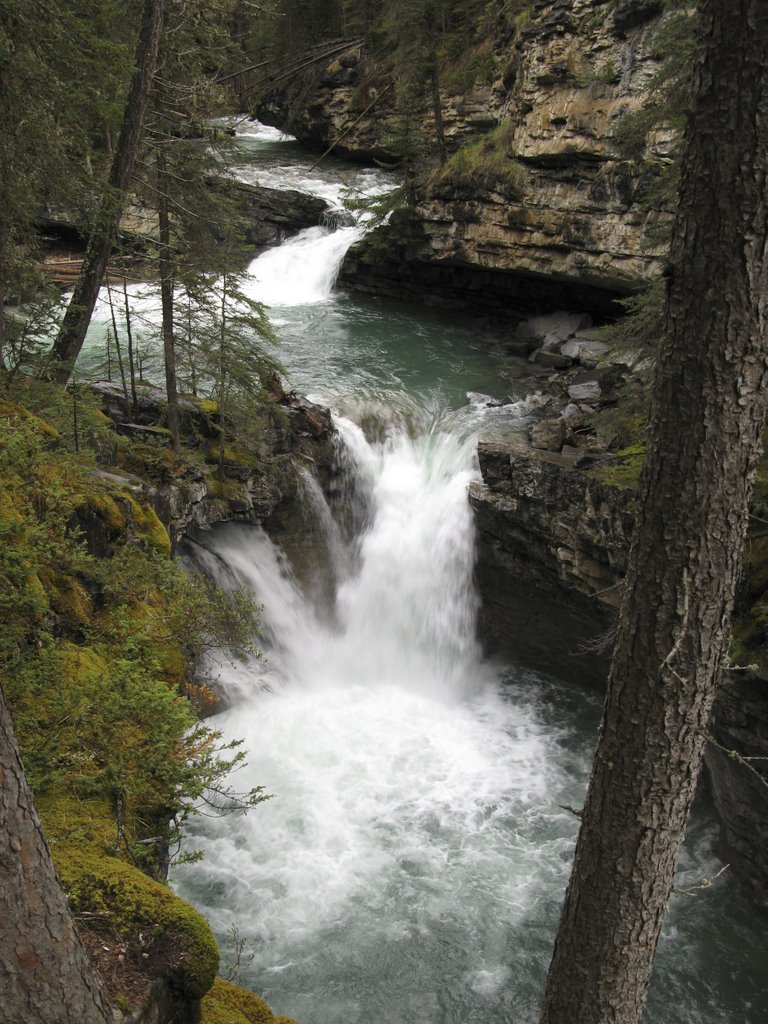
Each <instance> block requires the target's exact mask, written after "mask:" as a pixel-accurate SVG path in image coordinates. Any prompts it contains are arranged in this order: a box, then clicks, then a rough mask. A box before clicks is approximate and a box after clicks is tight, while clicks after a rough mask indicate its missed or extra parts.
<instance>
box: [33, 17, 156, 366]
mask: <svg viewBox="0 0 768 1024" xmlns="http://www.w3.org/2000/svg"><path fill="white" fill-rule="evenodd" d="M164 10H165V0H145V2H144V10H143V14H142V19H141V29H140V32H139V39H138V43H137V45H136V71H135V73H134V76H133V80H132V82H131V88H130V91H129V93H128V99H127V101H126V105H125V113H124V115H123V124H122V128H121V130H120V138H119V140H118V143H117V149H116V150H115V155H114V159H113V160H112V167H111V169H110V174H109V182H108V187H107V191H106V193H105V195H104V198H103V199H102V202H101V206H100V208H99V212H98V214H97V216H96V223H95V225H94V227H93V230H92V231H91V235H90V238H89V240H88V248H87V249H86V253H85V258H84V260H83V265H82V267H81V269H80V274H79V276H78V279H77V283H76V285H75V289H74V292H73V293H72V298H71V299H70V302H69V306H68V307H67V312H66V314H65V316H64V320H63V322H62V325H61V328H60V329H59V334H58V337H57V338H56V341H55V343H54V346H53V349H52V350H51V360H52V362H53V365H52V367H51V370H50V376H51V377H52V378H53V379H54V380H57V381H59V382H60V383H62V384H66V382H67V380H68V379H69V375H70V373H71V372H72V367H73V366H74V364H75V360H76V359H77V357H78V355H79V354H80V349H81V348H82V347H83V342H84V341H85V335H86V332H87V330H88V325H89V324H90V322H91V316H92V315H93V307H94V306H95V305H96V299H97V298H98V294H99V288H100V287H101V282H102V281H103V279H104V274H105V272H106V269H107V261H108V260H109V256H110V253H111V252H112V246H113V245H114V242H115V239H116V237H117V230H118V227H119V225H120V218H121V217H122V214H123V210H124V209H125V204H126V199H127V193H128V187H129V185H130V182H131V176H132V175H133V168H134V165H135V163H136V157H137V155H138V152H139V147H140V145H141V139H142V132H143V130H144V117H145V114H146V111H147V103H148V100H149V93H150V88H151V86H152V79H153V77H154V74H155V68H156V66H157V55H158V52H159V49H160V38H161V35H162V29H163V15H164Z"/></svg>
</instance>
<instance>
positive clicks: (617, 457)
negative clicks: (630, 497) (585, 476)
mask: <svg viewBox="0 0 768 1024" xmlns="http://www.w3.org/2000/svg"><path fill="white" fill-rule="evenodd" d="M644 462H645V445H644V444H633V445H630V446H629V447H627V448H622V449H621V450H620V451H618V452H616V453H615V454H612V455H606V457H605V459H604V461H603V462H601V463H599V464H598V465H596V466H593V467H592V468H591V469H589V470H588V472H589V473H590V474H591V475H592V476H594V477H596V478H597V479H598V480H600V481H602V483H604V484H610V485H611V486H613V487H627V488H630V489H632V490H636V489H637V484H638V481H639V479H640V470H641V469H642V468H643V463H644Z"/></svg>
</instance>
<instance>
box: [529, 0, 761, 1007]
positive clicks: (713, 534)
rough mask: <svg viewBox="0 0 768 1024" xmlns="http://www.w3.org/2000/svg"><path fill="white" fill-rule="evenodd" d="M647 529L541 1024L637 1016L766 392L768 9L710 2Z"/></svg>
mask: <svg viewBox="0 0 768 1024" xmlns="http://www.w3.org/2000/svg"><path fill="white" fill-rule="evenodd" d="M699 17H700V44H699V45H700V49H699V57H698V60H697V64H696V69H695V72H694V82H693V109H692V113H691V116H690V118H689V123H688V127H687V130H686V137H685V144H684V157H683V168H682V180H681V190H680V198H679V205H678V213H677V218H676V224H675V231H674V236H673V242H672V253H671V268H670V269H671V277H670V283H669V296H668V307H667V315H666V322H665V332H664V337H663V341H662V348H661V352H660V354H659V360H658V365H657V373H656V383H655V391H654V399H653V408H652V415H651V423H650V427H649V437H648V457H647V461H646V466H645V469H644V472H643V476H642V479H641V512H640V516H639V520H638V524H637V530H636V534H635V541H634V545H633V549H632V552H631V555H630V565H629V570H628V574H627V580H626V592H625V595H624V601H623V604H622V608H621V613H620V618H619V629H618V636H617V641H616V648H615V651H614V657H613V663H612V668H611V673H610V679H609V690H608V696H607V699H606V706H605V710H604V714H603V721H602V725H601V730H600V737H599V741H598V748H597V753H596V757H595V762H594V766H593V770H592V779H591V782H590V787H589V793H588V796H587V800H586V804H585V807H584V811H583V818H582V825H581V830H580V833H579V838H578V843H577V848H576V855H575V861H574V866H573V873H572V875H571V881H570V884H569V887H568V892H567V895H566V899H565V905H564V908H563V913H562V918H561V921H560V929H559V932H558V935H557V940H556V943H555V951H554V957H553V960H552V965H551V967H550V972H549V978H548V981H547V989H546V994H545V999H544V1005H543V1009H542V1014H541V1021H542V1024H608V1022H611V1024H634V1022H637V1021H639V1020H640V1019H641V1016H642V1013H643V1008H644V1005H645V998H646V992H647V987H648V984H649V981H650V976H651V969H652V964H653V957H654V953H655V950H656V944H657V940H658V937H659V932H660V930H661V924H662V919H663V917H664V912H665V909H666V906H667V902H668V900H669V897H670V893H671V889H672V882H673V874H674V871H675V865H676V860H677V853H678V849H679V846H680V843H681V841H682V838H683V834H684V830H685V826H686V821H687V818H688V813H689V809H690V806H691V802H692V800H693V795H694V790H695V787H696V781H697V777H698V774H699V768H700V765H701V760H702V753H703V747H704V744H705V742H706V739H705V737H706V731H707V723H708V720H709V715H710V709H711V706H712V701H713V697H714V694H715V687H716V683H717V679H718V676H719V672H720V666H721V659H722V655H723V651H724V650H725V648H726V645H727V641H728V624H729V619H730V613H731V606H732V598H733V592H734V587H735V584H736V580H737V576H738V573H739V568H740V563H741V556H742V549H743V541H744V536H745V531H746V524H747V503H748V499H749V495H750V491H751V483H752V478H753V473H754V469H755V465H756V461H757V459H758V457H759V454H760V451H761V441H760V435H761V428H762V424H763V418H764V407H765V403H766V394H767V393H768V392H767V391H766V388H767V387H768V363H767V356H766V349H767V348H768V340H767V338H766V328H767V327H768V322H767V318H768V236H767V233H768V206H767V205H766V199H767V196H768V3H766V0H702V2H701V4H700V14H699Z"/></svg>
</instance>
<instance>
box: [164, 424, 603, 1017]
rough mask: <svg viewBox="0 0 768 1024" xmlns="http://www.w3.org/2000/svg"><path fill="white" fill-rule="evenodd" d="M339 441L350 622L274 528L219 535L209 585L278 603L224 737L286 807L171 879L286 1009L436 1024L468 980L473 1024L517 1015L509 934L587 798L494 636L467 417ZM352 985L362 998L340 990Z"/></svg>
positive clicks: (207, 548)
mask: <svg viewBox="0 0 768 1024" xmlns="http://www.w3.org/2000/svg"><path fill="white" fill-rule="evenodd" d="M338 427H339V430H340V433H341V436H342V438H343V455H344V462H345V467H346V471H347V472H350V473H353V474H354V475H355V476H356V477H357V479H356V485H355V486H354V487H353V490H354V493H355V494H357V496H358V500H359V502H360V504H361V508H360V510H359V513H358V515H357V516H356V521H357V522H358V524H361V526H360V532H359V533H354V532H353V533H352V534H351V535H349V536H348V537H347V539H346V541H344V540H342V536H343V535H342V534H341V533H340V532H339V531H336V530H330V531H329V530H328V529H326V533H329V532H330V533H332V534H333V542H332V544H331V545H330V548H329V553H330V557H331V558H332V559H333V560H334V561H335V563H336V565H335V568H336V573H335V575H336V579H337V581H338V585H337V589H336V595H335V614H334V615H333V616H332V617H331V618H329V617H328V616H327V615H324V614H322V609H320V608H318V607H316V606H315V605H314V604H313V600H312V597H311V596H308V594H307V593H305V592H303V591H302V589H301V588H300V587H299V585H298V584H297V582H296V579H295V578H294V576H293V573H292V571H291V567H290V565H289V564H288V563H287V561H286V559H285V558H284V556H283V555H282V554H281V553H280V551H279V550H278V549H277V548H276V547H275V546H274V545H273V544H272V542H271V541H270V540H269V538H268V537H267V535H266V534H265V533H264V532H263V531H262V530H260V529H255V528H244V527H236V526H229V527H225V528H222V529H219V530H217V531H215V532H214V533H213V534H212V535H210V536H208V537H205V538H203V544H204V550H203V554H202V558H203V560H204V564H205V568H206V570H207V571H208V572H209V573H211V574H213V575H215V576H216V577H217V578H219V579H220V580H221V582H223V583H225V584H226V583H227V582H229V583H231V582H232V580H233V579H236V580H237V581H238V582H239V583H240V584H241V585H244V586H246V587H247V588H248V589H250V590H251V591H252V592H253V593H254V594H255V595H256V597H257V599H258V600H259V602H260V603H261V604H262V605H263V613H262V621H263V631H262V644H263V647H264V653H265V662H264V663H251V664H247V665H241V666H237V667H235V668H234V669H233V668H232V667H227V668H226V669H225V673H226V679H225V685H226V686H228V687H229V688H230V690H231V691H232V692H233V693H234V699H235V705H234V706H233V707H232V708H231V709H230V710H229V711H227V712H225V713H224V714H223V715H221V716H220V717H219V718H218V719H217V723H216V724H217V727H219V728H222V729H223V731H224V733H225V735H226V736H230V735H232V736H234V735H237V736H239V737H242V738H244V739H245V742H246V746H247V748H248V750H249V751H250V752H251V756H250V761H251V763H250V764H249V766H248V768H247V769H246V770H245V771H244V772H243V773H242V774H241V776H239V777H238V779H237V782H238V785H243V787H249V786H251V785H264V786H265V787H266V788H267V790H268V791H269V792H271V793H273V794H274V800H272V801H270V802H269V803H267V804H266V805H263V806H262V807H260V808H259V809H258V810H257V812H255V813H253V814H250V815H248V816H245V817H239V818H236V819H233V820H230V821H228V822H227V823H226V825H225V826H224V827H221V826H220V825H219V824H217V823H215V822H211V821H210V820H209V819H201V821H200V823H199V827H198V826H196V829H195V831H196V834H195V836H194V839H193V840H192V842H193V844H194V845H200V846H202V848H203V849H204V850H205V860H204V861H203V862H202V863H200V864H195V865H192V866H189V867H183V868H179V869H178V870H177V872H176V874H175V876H174V879H175V884H176V885H177V886H178V887H179V888H180V890H181V892H182V893H186V894H189V895H192V896H193V898H194V900H195V902H196V903H197V904H198V905H202V906H203V907H204V909H205V912H206V914H207V915H208V916H209V918H210V919H211V920H212V922H213V924H214V927H215V928H216V929H217V931H219V933H220V934H225V933H226V930H227V928H228V927H229V926H230V924H231V923H232V922H233V921H236V922H237V926H238V928H239V931H240V934H241V937H242V938H243V939H245V941H246V943H247V945H248V948H249V950H250V951H251V952H254V953H255V960H254V964H253V965H252V968H251V970H252V971H253V972H254V974H253V977H254V983H256V982H255V978H258V985H259V988H260V990H261V991H262V992H264V994H265V995H266V996H267V997H268V999H269V1000H270V1001H271V1002H272V1003H273V1004H274V1005H277V1006H280V1007H281V1011H282V1012H288V1010H289V1009H290V1012H291V1013H292V1014H295V1015H296V1016H297V1017H298V1018H299V1019H300V1020H302V1022H304V1024H313V1022H318V1024H320V1022H322V1024H325V1022H327V1024H331V1022H336V1021H338V1020H341V1019H350V1020H358V1019H360V1020H362V1019H374V1018H375V1017H376V1016H378V1017H379V1018H381V1019H388V1020H393V1021H398V1020H403V1021H404V1020H405V1019H408V1020H413V1021H423V1022H425V1024H426V1022H427V1021H437V1020H442V1019H445V1020H449V1019H453V1018H449V1017H445V1018H443V1017H441V1016H440V1013H441V1011H440V1005H441V1002H442V1000H443V999H444V994H445V990H446V989H447V987H449V986H450V987H452V988H453V989H454V990H455V991H456V997H457V999H458V1000H459V1003H460V1005H462V1006H464V1007H466V1008H467V1010H468V1011H471V1010H472V1008H473V1007H474V1008H478V1007H485V1008H486V1009H487V1008H489V1007H493V1006H496V1007H497V1008H500V1007H501V1006H502V1005H503V1003H504V1000H505V999H506V998H507V996H506V994H505V985H506V983H507V981H508V978H509V973H510V967H509V964H508V963H507V957H508V954H509V950H508V942H509V938H510V932H509V926H510V923H512V922H515V921H517V922H523V921H525V920H526V918H527V917H528V915H529V914H530V913H531V911H532V910H533V908H535V906H536V904H537V903H538V902H539V901H540V900H541V899H542V897H543V893H544V892H545V891H546V889H547V888H548V887H549V886H551V885H552V884H553V881H555V883H556V884H557V881H560V882H562V880H563V878H562V876H563V872H564V870H565V869H566V866H567V856H564V855H563V854H564V853H566V854H567V851H568V850H569V849H570V843H571V839H572V834H573V831H574V828H573V824H572V821H571V820H569V817H568V815H567V814H565V813H564V812H563V811H562V810H561V809H560V808H559V807H558V806H557V801H558V800H559V799H561V800H564V797H563V796H562V794H563V793H564V792H566V793H567V792H570V791H571V790H572V789H573V787H574V786H575V787H576V788H577V789H578V783H577V782H576V780H575V779H574V778H573V777H572V776H571V774H570V773H569V771H568V770H567V768H566V767H565V766H564V761H565V760H566V755H565V752H564V750H563V749H560V751H559V752H558V747H559V740H558V737H557V731H556V730H553V729H552V727H551V725H550V727H549V728H547V729H545V727H544V725H543V722H542V720H541V717H540V714H539V712H538V710H537V708H536V701H526V700H522V701H517V700H514V701H513V700H510V699H509V697H508V694H506V693H505V692H504V691H502V690H501V688H500V686H499V681H498V678H497V676H496V674H495V673H494V672H493V671H492V670H491V669H490V667H489V666H488V665H487V664H484V663H483V661H482V659H481V657H480V653H479V651H478V649H477V646H476V643H475V637H474V615H475V603H476V602H475V596H474V590H473V586H472V566H473V527H472V521H471V517H470V514H469V509H468V504H467V501H466V487H467V483H468V481H469V480H470V479H472V478H473V477H474V476H475V474H476V469H475V465H474V458H473V445H472V442H471V438H469V437H465V438H464V439H463V440H462V439H461V437H460V436H457V434H456V432H455V431H454V430H451V429H450V428H451V422H450V417H442V418H441V419H436V420H433V421H432V422H430V423H429V424H428V425H427V426H426V428H425V429H424V430H423V431H422V432H420V433H417V434H416V435H415V436H414V435H413V432H412V425H406V424H404V423H400V424H397V423H390V424H388V425H387V427H386V429H384V430H383V437H381V438H380V439H378V440H375V441H370V440H367V439H366V437H365V436H364V434H363V432H362V431H361V430H360V428H359V427H357V426H356V425H355V424H354V423H352V422H350V421H346V420H344V419H339V420H338ZM314 500H317V494H315V496H314ZM329 516H330V510H329V509H328V508H327V507H326V508H325V509H324V510H323V512H322V515H321V516H320V519H321V522H326V523H327V522H328V518H329ZM200 557H201V556H200V555H199V554H198V555H197V559H198V561H199V560H200ZM530 682H531V685H532V686H534V687H535V686H536V685H537V684H536V682H535V680H534V679H533V677H531V679H530ZM538 696H539V697H540V696H541V694H540V693H539V694H538ZM572 758H573V755H572V754H569V755H567V759H568V760H572ZM582 767H584V766H582ZM244 908H247V909H246V910H245V913H244V914H242V917H241V916H240V915H237V916H236V909H239V910H243V909H244ZM373 921H375V925H372V922H373ZM470 933H472V934H474V935H475V944H474V945H473V944H468V943H467V940H466V935H468V934H470ZM395 964H397V965H400V966H399V967H398V970H400V969H402V965H404V964H409V966H408V974H409V977H408V979H402V978H398V979H397V981H396V980H395V977H394V975H393V971H394V970H395ZM355 972H358V973H359V974H360V977H361V978H362V977H364V978H365V986H366V996H365V998H364V999H363V1000H362V1002H361V996H360V993H359V992H356V991H355V989H356V986H355V985H350V986H349V988H348V989H347V990H345V991H341V990H339V989H338V985H339V979H340V978H342V977H344V976H348V975H351V974H354V973H355ZM360 972H362V973H360ZM533 982H534V978H532V979H531V981H530V982H529V984H533ZM286 989H288V990H290V993H291V994H290V996H289V995H287V994H286ZM396 990H397V991H396ZM305 992H307V994H306V995H304V994H303V993H305ZM318 992H322V998H321V997H320V996H319V995H318V994H317V993H318ZM311 993H314V994H311ZM360 1006H365V1007H368V1011H369V1012H367V1013H366V1015H365V1016H363V1017H361V1016H359V1008H360Z"/></svg>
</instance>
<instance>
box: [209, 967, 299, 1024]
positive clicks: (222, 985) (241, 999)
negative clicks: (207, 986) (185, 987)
mask: <svg viewBox="0 0 768 1024" xmlns="http://www.w3.org/2000/svg"><path fill="white" fill-rule="evenodd" d="M201 1011H202V1015H201V1017H200V1024H296V1022H295V1021H294V1020H292V1019H291V1018H290V1017H275V1015H274V1014H273V1013H272V1011H271V1010H270V1008H269V1007H268V1006H267V1004H266V1003H265V1002H264V1000H263V999H261V998H260V997H259V996H257V995H255V993H253V992H249V991H248V989H245V988H240V986H239V985H233V984H232V983H231V982H229V981H224V979H223V978H217V979H216V980H215V981H214V983H213V988H212V989H211V990H210V992H208V994H207V995H206V996H204V998H203V1001H202V1004H201Z"/></svg>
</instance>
